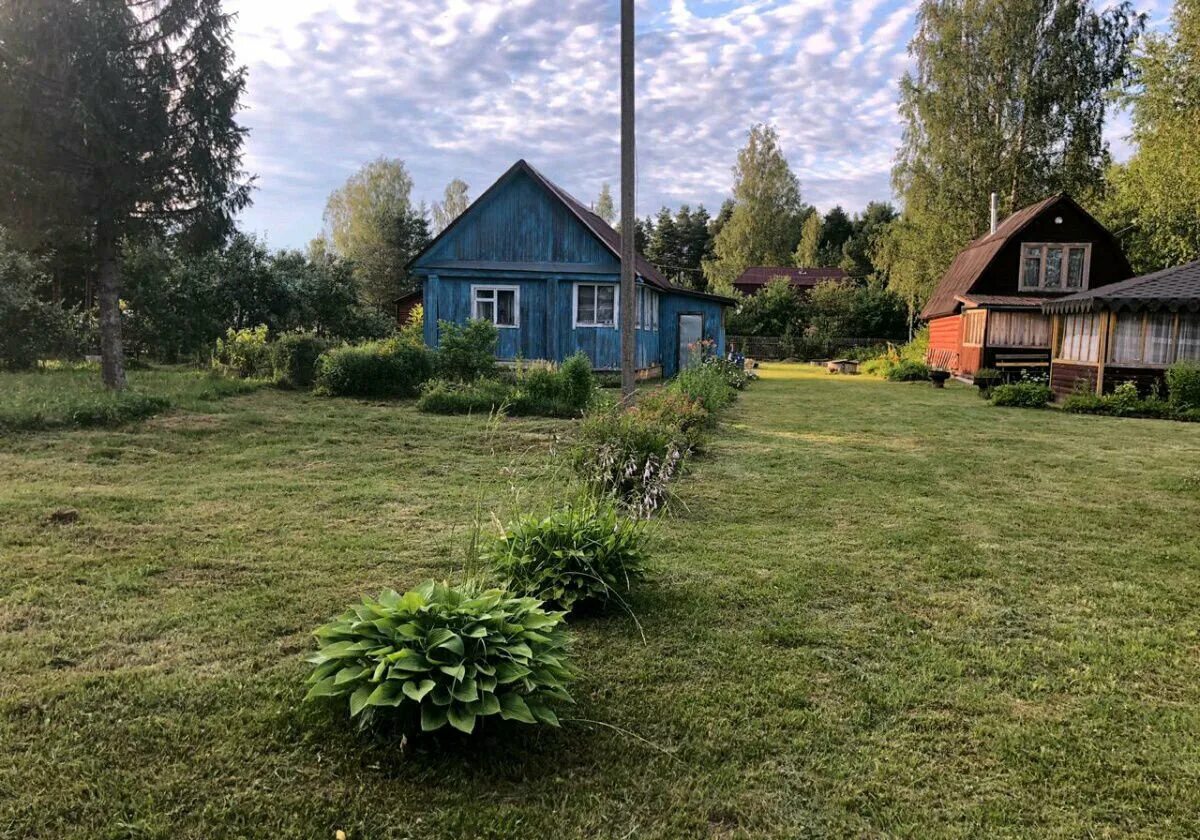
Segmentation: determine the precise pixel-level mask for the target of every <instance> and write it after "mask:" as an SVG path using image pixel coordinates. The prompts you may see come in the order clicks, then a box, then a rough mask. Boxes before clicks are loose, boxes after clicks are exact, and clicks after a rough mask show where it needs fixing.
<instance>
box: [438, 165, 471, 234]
mask: <svg viewBox="0 0 1200 840" xmlns="http://www.w3.org/2000/svg"><path fill="white" fill-rule="evenodd" d="M469 189H470V187H468V186H467V182H466V181H464V180H462V179H461V178H455V179H454V180H453V181H451V182H450V183H449V184H447V185H446V191H445V192H444V193H443V195H442V200H441V201H435V202H434V204H433V231H432V232H433V235H434V236H437V235H438V234H439V233H441V232H442V231H444V230H445V229H446V228H448V227H450V223H451V222H453V221H454V220H455V219H457V218H458V217H459V216H461V215H462V214H463V212H464V211H465V210H466V209H467V207H468V206H469V205H470V204H471V199H470V197H469V196H468V195H467V191H468V190H469Z"/></svg>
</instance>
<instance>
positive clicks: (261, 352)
mask: <svg viewBox="0 0 1200 840" xmlns="http://www.w3.org/2000/svg"><path fill="white" fill-rule="evenodd" d="M328 347H329V344H328V342H326V341H325V340H324V339H322V338H319V337H318V336H316V335H315V334H313V333H284V334H283V335H281V336H280V337H279V338H277V339H275V340H274V341H271V340H270V335H269V331H268V329H267V327H266V325H261V326H258V327H253V328H249V329H242V330H235V329H230V330H229V331H228V332H227V333H226V334H225V337H224V338H218V339H217V345H216V352H215V353H214V354H213V366H214V367H215V368H217V369H218V370H220V371H222V372H224V373H226V374H228V375H230V376H236V377H239V378H242V379H267V380H270V381H272V382H275V383H276V384H278V385H281V386H283V387H286V388H307V387H308V386H310V385H312V384H313V382H314V381H315V379H316V372H317V360H318V359H319V358H320V356H321V354H322V353H324V352H325V350H326V349H327V348H328Z"/></svg>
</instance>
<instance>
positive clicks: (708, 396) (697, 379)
mask: <svg viewBox="0 0 1200 840" xmlns="http://www.w3.org/2000/svg"><path fill="white" fill-rule="evenodd" d="M667 388H668V389H670V390H673V391H678V392H679V393H681V394H686V395H687V397H688V398H689V399H692V400H695V401H696V402H698V403H700V404H701V405H702V406H704V408H705V409H707V410H708V411H709V413H710V414H711V413H713V412H717V411H720V410H721V409H723V408H727V407H728V406H729V405H731V404H732V403H733V401H734V400H735V399H737V391H736V390H734V389H733V387H732V386H731V385H730V384H729V383H728V382H727V381H726V379H725V376H724V374H723V373H722V372H721V371H720V370H718V369H717V368H715V367H713V366H712V365H709V364H708V363H707V362H705V363H702V364H698V365H691V366H690V367H686V368H684V369H683V370H681V371H679V375H678V376H676V377H675V378H674V379H672V380H671V381H670V382H669V383H667Z"/></svg>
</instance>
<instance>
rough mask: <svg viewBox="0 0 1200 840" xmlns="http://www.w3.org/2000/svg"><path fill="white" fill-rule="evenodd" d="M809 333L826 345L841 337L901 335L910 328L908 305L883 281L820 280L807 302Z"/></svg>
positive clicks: (897, 336) (810, 337) (811, 337)
mask: <svg viewBox="0 0 1200 840" xmlns="http://www.w3.org/2000/svg"><path fill="white" fill-rule="evenodd" d="M804 317H805V319H806V321H807V324H808V326H807V329H806V330H805V335H806V337H807V338H809V339H810V340H816V341H817V342H819V343H822V344H825V345H833V344H835V343H836V342H837V340H838V339H839V338H847V337H851V336H855V337H869V338H899V337H902V336H904V335H905V333H906V332H907V330H908V318H907V315H906V314H905V311H904V304H903V303H902V302H901V300H900V298H898V297H897V296H896V295H895V294H894V293H892V292H890V291H888V290H887V289H886V288H884V286H883V285H882V284H880V283H868V284H866V285H861V284H858V283H855V282H853V281H850V280H827V281H825V282H824V283H818V284H817V285H816V286H814V287H813V288H812V290H811V291H810V292H809V293H808V296H807V298H806V300H805V302H804Z"/></svg>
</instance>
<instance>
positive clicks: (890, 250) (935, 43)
mask: <svg viewBox="0 0 1200 840" xmlns="http://www.w3.org/2000/svg"><path fill="white" fill-rule="evenodd" d="M1142 21H1143V18H1142V17H1141V16H1140V15H1137V14H1135V13H1134V11H1133V9H1132V8H1131V7H1130V5H1129V4H1128V3H1120V4H1116V5H1113V6H1110V7H1107V8H1105V9H1103V10H1101V11H1097V10H1096V9H1095V8H1094V7H1093V5H1092V4H1091V3H1088V2H1053V3H1041V2H1033V0H1019V2H1008V3H1001V2H994V1H993V0H986V1H985V2H978V3H976V2H966V0H924V2H922V4H921V6H920V9H919V11H918V19H917V26H916V35H915V36H914V38H913V40H912V42H911V44H910V45H909V50H910V53H911V54H912V56H913V63H914V69H913V70H912V71H911V72H909V73H906V74H905V76H904V77H903V79H902V80H901V84H900V116H901V120H902V122H903V124H904V133H903V142H902V146H901V149H900V151H899V154H898V155H897V162H896V166H895V168H894V169H893V172H892V178H893V184H894V186H895V189H896V192H897V193H898V194H899V196H900V197H901V199H902V203H903V205H904V219H903V222H902V223H901V224H897V225H893V226H892V227H891V229H890V231H889V234H888V236H886V237H885V238H884V241H883V242H881V248H880V251H879V262H880V263H881V265H883V266H884V267H885V270H886V271H887V272H888V277H889V284H890V285H891V288H892V289H893V290H894V291H896V292H897V293H899V294H900V296H901V297H902V298H903V299H904V300H905V301H907V302H909V303H910V304H911V305H912V306H913V308H914V309H919V308H920V307H921V306H922V305H923V304H924V302H925V301H926V300H927V299H928V297H929V295H930V293H931V292H932V290H933V288H934V287H935V285H936V283H937V281H938V279H939V278H940V277H941V275H942V274H943V273H944V272H945V270H946V268H947V267H948V266H949V265H950V262H951V260H952V259H953V257H954V255H955V254H956V253H957V252H958V251H959V250H960V249H961V248H962V247H963V246H964V245H966V244H967V243H968V242H969V241H971V240H973V239H975V238H976V237H978V236H981V235H983V234H985V233H987V231H988V214H989V194H990V193H991V192H993V191H996V190H998V189H999V190H1002V196H1001V200H1002V208H1003V210H1004V212H1006V213H1011V212H1013V211H1014V210H1016V209H1018V208H1020V207H1022V206H1025V205H1027V204H1030V203H1032V202H1034V201H1037V200H1040V199H1042V198H1044V197H1045V196H1047V195H1050V194H1052V193H1055V192H1058V191H1065V192H1069V193H1071V194H1072V195H1074V196H1075V197H1076V198H1079V199H1084V200H1086V199H1087V198H1088V197H1091V196H1095V194H1096V192H1097V190H1096V186H1097V185H1098V184H1100V183H1102V181H1103V173H1104V168H1105V166H1106V165H1107V163H1108V160H1109V156H1108V151H1107V147H1106V143H1105V140H1104V124H1105V117H1106V114H1107V111H1108V106H1109V102H1110V100H1109V94H1110V93H1111V91H1112V90H1113V88H1114V87H1115V86H1119V85H1120V84H1121V83H1122V82H1123V81H1124V80H1125V78H1126V77H1127V74H1128V72H1129V69H1130V65H1129V61H1130V57H1131V54H1132V50H1133V46H1134V42H1135V40H1136V38H1137V36H1138V34H1139V33H1140V31H1141V28H1142ZM963 33H970V37H964V35H963Z"/></svg>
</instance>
